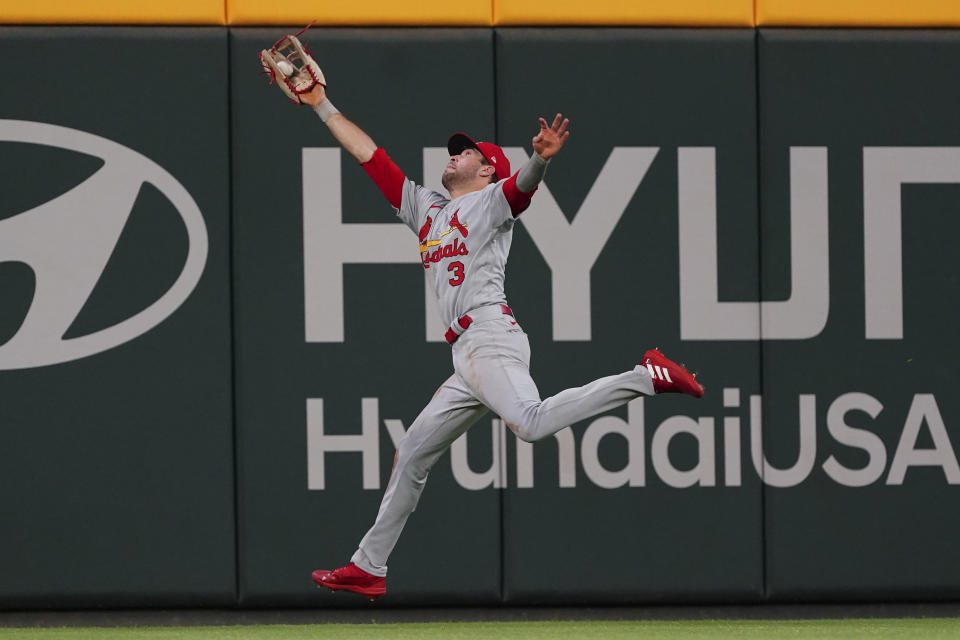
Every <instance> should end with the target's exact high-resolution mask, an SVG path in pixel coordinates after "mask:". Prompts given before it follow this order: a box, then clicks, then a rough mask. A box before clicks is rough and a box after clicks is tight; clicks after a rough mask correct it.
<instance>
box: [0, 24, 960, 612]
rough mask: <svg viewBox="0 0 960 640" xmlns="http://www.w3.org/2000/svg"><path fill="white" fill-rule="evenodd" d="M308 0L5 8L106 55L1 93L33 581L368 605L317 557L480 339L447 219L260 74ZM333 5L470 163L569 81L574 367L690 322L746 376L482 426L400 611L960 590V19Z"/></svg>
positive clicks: (545, 380) (371, 127)
mask: <svg viewBox="0 0 960 640" xmlns="http://www.w3.org/2000/svg"><path fill="white" fill-rule="evenodd" d="M40 29H42V31H40ZM290 29H292V27H280V28H274V27H272V28H236V27H235V28H230V29H229V30H228V29H225V28H222V27H138V28H132V27H76V26H75V27H3V28H0V51H2V52H3V53H5V54H6V56H5V57H6V58H7V59H13V58H15V57H16V56H18V55H21V54H20V52H22V51H24V50H25V49H26V48H29V50H30V51H31V55H32V56H34V57H35V59H36V65H37V66H38V67H40V68H45V67H50V66H53V65H57V66H58V68H60V69H61V73H62V75H63V77H64V78H65V80H64V85H63V86H62V87H61V88H60V89H58V95H57V97H56V99H50V98H48V97H46V94H42V93H38V92H39V91H40V90H39V89H38V86H37V82H38V81H37V76H36V74H35V73H34V71H33V70H32V69H27V68H23V67H21V68H16V67H15V68H12V69H10V70H9V73H8V76H7V82H6V83H4V84H3V85H2V86H0V105H2V111H0V150H2V151H0V167H2V168H3V170H2V173H0V175H2V176H3V178H2V181H3V189H2V193H3V197H2V198H0V207H2V208H0V294H2V295H0V300H2V305H0V433H2V442H3V446H0V474H2V475H0V477H2V482H0V505H2V506H0V509H2V513H3V517H2V518H0V566H2V567H4V568H5V571H3V572H0V607H3V608H6V609H12V608H44V607H119V606H230V605H239V606H248V607H253V606H303V607H331V606H345V605H346V606H349V605H350V604H358V605H360V604H363V605H364V606H365V604H366V603H365V602H362V601H358V602H356V603H354V602H352V601H346V600H344V599H342V598H333V597H331V596H330V594H327V593H326V592H323V593H321V592H318V591H316V590H315V589H314V588H313V586H312V583H311V582H310V579H309V573H310V570H311V569H313V568H316V567H321V566H333V565H337V564H340V563H342V562H344V561H346V559H347V558H348V556H349V554H350V553H351V552H352V551H353V548H354V545H355V544H356V542H357V541H358V540H359V538H360V536H361V535H362V534H363V532H364V530H365V529H366V527H367V526H368V525H369V524H370V522H371V519H372V518H373V516H374V515H375V513H376V509H377V505H378V503H379V500H380V496H381V493H382V490H383V487H384V486H385V484H386V481H387V478H388V476H389V472H390V465H391V462H392V459H393V451H394V442H395V441H396V439H397V438H399V437H401V435H402V432H403V429H405V428H406V427H407V426H409V424H410V423H411V422H412V420H413V418H414V417H415V416H416V414H417V412H418V411H419V409H420V408H421V407H422V406H423V405H424V404H425V402H426V401H427V399H429V397H430V396H431V394H432V393H433V392H434V391H435V390H436V388H437V386H438V385H439V384H440V383H441V382H442V381H443V380H444V379H445V378H446V376H447V375H449V373H450V371H451V363H450V354H449V347H448V346H447V345H446V344H445V343H444V342H442V334H443V329H444V328H443V327H441V326H438V322H437V320H436V319H435V315H436V314H435V307H434V303H433V301H432V300H431V299H430V297H429V296H428V295H427V292H426V290H425V287H424V280H423V275H422V273H421V272H422V266H421V264H420V261H419V258H418V255H417V251H416V245H415V239H414V237H413V236H412V234H410V233H409V231H408V230H406V229H405V228H404V227H403V226H402V225H400V224H399V223H398V222H397V221H396V219H395V217H393V214H392V210H391V209H390V207H389V205H387V204H386V203H385V202H383V200H382V197H381V196H380V194H379V192H378V191H377V190H376V188H375V187H374V186H373V185H372V184H370V183H369V180H368V178H367V177H366V175H365V174H364V172H363V171H362V170H361V169H360V168H358V167H357V166H356V163H355V162H353V160H352V159H350V158H349V157H347V156H346V155H345V154H344V153H342V152H341V151H339V149H338V148H337V146H336V145H335V143H334V141H333V139H332V138H331V136H330V135H329V134H328V133H327V132H326V131H325V129H324V127H323V125H322V124H321V123H320V122H319V120H317V119H316V117H315V116H313V114H312V113H310V112H309V111H307V110H305V109H299V110H298V109H297V108H295V107H294V106H292V105H290V104H289V103H287V102H286V101H285V100H284V98H283V96H282V94H280V92H279V91H277V90H276V88H272V87H268V86H266V83H265V82H264V79H263V77H262V76H260V75H258V68H257V62H256V53H257V51H258V50H259V49H260V48H262V47H263V46H265V45H266V44H268V43H270V42H272V41H273V40H275V39H276V37H277V36H278V35H279V34H280V33H284V32H287V31H289V30H290ZM308 39H309V42H310V46H311V48H312V49H313V50H314V51H315V52H316V53H317V55H318V57H319V58H320V59H321V60H324V63H323V66H324V68H325V72H326V73H327V77H328V79H329V80H330V89H329V91H330V95H331V97H332V98H333V100H334V102H335V103H336V104H337V106H338V107H339V108H340V109H341V110H342V111H343V112H344V113H346V114H347V115H348V116H350V117H351V118H352V119H354V120H355V121H356V122H358V123H359V124H360V125H361V126H362V127H364V128H365V129H366V130H367V131H368V132H369V133H370V134H371V135H372V136H373V137H374V139H375V140H377V142H378V143H379V144H381V145H382V146H384V147H385V148H386V149H387V150H388V151H389V152H390V154H391V155H392V157H393V158H394V159H395V160H396V161H397V162H398V164H400V166H401V167H402V168H404V170H405V171H406V172H407V173H408V175H410V176H411V177H413V178H414V179H416V180H418V181H419V180H422V181H423V182H424V183H425V184H427V185H429V186H436V187H439V185H438V184H437V183H438V178H439V174H440V171H441V170H442V166H443V164H444V158H445V150H444V145H445V141H446V138H447V136H448V135H449V134H450V133H451V132H453V131H459V130H466V131H469V132H471V133H473V134H475V135H476V136H478V137H481V138H486V139H494V140H496V141H498V142H499V143H500V144H501V145H503V146H504V148H505V149H506V150H507V152H508V153H509V154H510V156H511V159H512V161H513V162H514V163H515V166H519V163H521V162H522V161H523V160H524V158H525V157H526V154H528V153H530V146H529V144H530V142H529V141H530V137H531V136H532V135H533V134H534V133H535V131H536V117H537V116H538V115H541V114H542V115H550V114H552V113H554V112H555V111H557V110H563V111H564V112H565V114H567V115H569V116H570V117H571V119H572V125H571V128H572V131H573V133H572V135H571V138H570V142H569V143H568V146H567V148H566V149H565V150H564V151H563V153H562V155H561V156H560V157H558V158H557V160H556V161H555V162H554V163H552V164H551V167H550V169H549V172H548V175H547V177H546V180H545V183H544V185H543V186H542V187H541V189H540V192H539V193H538V195H537V196H536V198H535V199H534V204H533V206H532V207H531V208H530V210H528V211H527V212H526V213H525V214H524V215H523V218H522V224H520V225H518V227H517V230H516V232H515V236H514V243H513V249H512V253H511V257H510V263H509V274H510V277H509V278H508V283H507V287H508V288H507V295H508V298H509V300H510V303H511V306H512V307H513V309H514V310H515V311H516V313H517V315H518V318H519V321H520V323H521V324H522V325H523V327H524V328H525V330H526V331H527V333H528V334H529V335H530V338H531V343H532V347H533V361H532V370H533V374H534V377H535V379H536V380H537V382H538V386H539V388H540V390H541V392H542V393H543V394H544V395H549V394H553V393H555V392H556V391H559V390H560V389H562V388H564V387H566V386H570V385H575V384H582V383H584V382H586V381H588V380H590V379H592V378H594V377H597V376H600V375H605V374H608V373H614V372H619V371H623V370H626V369H627V368H629V367H631V366H633V364H634V363H635V362H636V361H637V359H638V358H639V357H640V356H641V355H642V353H643V351H644V350H645V349H646V348H649V347H651V346H659V347H661V348H662V349H663V350H664V351H665V352H666V353H667V354H669V355H671V356H672V357H676V358H677V359H679V360H683V361H686V362H688V363H691V364H693V365H695V366H696V368H697V369H698V370H699V371H700V374H701V376H702V379H703V380H704V382H705V384H706V385H707V388H708V393H707V396H706V397H705V398H704V399H702V400H700V401H694V400H691V399H688V398H679V397H661V398H652V399H645V400H637V401H634V402H633V403H631V404H629V405H628V406H626V407H623V408H622V409H621V410H618V411H615V412H612V413H611V414H609V415H605V416H600V417H597V418H594V419H592V420H587V421H585V422H583V423H581V424H577V425H573V426H572V427H571V428H570V429H569V430H565V431H562V432H561V433H559V434H558V435H557V436H556V437H554V438H549V439H548V440H546V441H544V442H542V443H537V444H534V445H532V446H531V445H528V444H525V443H522V442H519V441H517V440H516V439H515V438H514V436H513V435H512V434H510V432H509V431H508V430H505V429H504V427H503V424H502V423H501V422H500V421H499V420H497V419H496V416H489V417H487V418H484V419H482V420H481V421H480V422H479V423H478V424H477V425H476V426H475V427H474V428H473V429H472V430H471V431H470V432H469V434H468V435H467V436H466V437H464V438H463V439H462V440H460V441H458V442H457V443H456V444H455V445H454V447H453V448H452V449H451V451H450V453H449V454H447V455H445V456H444V457H443V458H442V459H441V460H440V462H439V463H438V464H437V467H436V468H435V469H434V471H433V473H432V474H431V478H430V481H429V484H428V487H429V488H428V489H427V490H426V491H425V493H424V497H423V500H422V501H421V504H420V507H419V509H418V510H417V512H416V513H415V514H414V515H413V517H412V518H411V520H410V523H409V524H408V527H407V530H406V532H405V534H404V536H403V538H402V539H401V541H400V544H399V545H398V547H397V549H396V551H395V553H394V555H393V557H392V558H391V565H390V568H391V574H390V580H389V583H390V594H389V596H388V600H385V601H384V602H385V603H392V604H395V605H421V604H497V603H504V602H505V603H511V604H514V603H516V604H540V603H550V604H562V603H597V604H599V603H652V602H761V601H778V602H782V601H794V600H883V599H906V600H911V599H951V598H957V597H958V595H960V570H958V569H957V567H958V566H960V562H958V561H960V557H958V556H960V551H958V550H957V547H956V545H955V544H953V543H952V541H953V540H954V539H956V536H957V535H958V533H960V516H958V514H957V510H956V509H953V508H951V505H953V504H955V503H956V501H957V498H958V486H960V468H958V464H957V447H958V446H960V427H958V423H957V420H958V418H957V416H958V412H960V406H958V403H957V400H956V398H955V397H954V396H953V395H952V393H951V390H952V387H953V386H954V385H955V383H956V381H957V374H956V369H955V366H954V365H953V363H954V362H955V361H956V356H957V355H958V353H957V352H958V350H960V348H958V347H960V343H958V342H957V340H956V338H955V337H954V332H953V331H952V328H953V326H954V325H955V324H956V322H957V319H958V315H960V308H958V304H960V303H958V302H957V300H958V299H960V298H958V296H957V293H958V277H957V274H958V272H960V268H958V265H957V262H956V257H955V256H956V252H955V251H953V243H954V242H955V238H956V233H957V231H960V222H958V221H957V218H956V216H955V211H956V206H957V202H958V201H960V125H958V120H957V118H956V113H957V108H956V107H957V105H958V104H960V90H958V89H957V86H956V83H955V82H954V81H953V80H954V79H955V78H956V77H958V71H960V34H958V32H956V31H953V30H857V31H852V30H835V29H830V30H796V29H783V30H779V29H768V28H763V29H760V30H753V29H643V28H603V29H600V28H566V29H547V28H504V29H489V28H437V29H363V28H317V27H315V28H313V29H311V30H310V31H309V32H308ZM101 57H110V58H111V59H113V60H116V61H117V62H116V66H115V68H114V70H113V71H112V73H111V74H109V75H106V74H103V73H102V72H101V70H99V69H97V68H95V66H94V65H92V64H91V63H90V61H91V60H94V59H98V58H101ZM531 60H549V61H550V64H549V65H546V66H545V67H544V66H543V65H535V66H534V65H531V63H530V61H531ZM198 61H202V62H203V64H202V66H201V67H199V68H202V69H203V72H202V73H200V72H197V71H193V72H188V71H187V70H189V69H197V68H198V66H197V64H198ZM171 69H176V70H181V71H178V72H176V73H171V72H170V70H171ZM145 75H146V76H147V77H151V78H154V79H155V80H154V81H152V82H151V83H149V84H148V83H144V82H142V78H143V77H144V76H145ZM450 79H456V86H457V87H463V88H465V89H463V90H455V91H451V89H450V86H451V85H450V82H451V80H450ZM570 572H574V573H576V574H577V575H578V576H579V577H578V581H577V583H576V584H571V583H570V582H569V580H568V579H566V576H567V575H569V573H570Z"/></svg>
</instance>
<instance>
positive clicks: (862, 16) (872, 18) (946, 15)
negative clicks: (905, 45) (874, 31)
mask: <svg viewBox="0 0 960 640" xmlns="http://www.w3.org/2000/svg"><path fill="white" fill-rule="evenodd" d="M756 1H757V25H759V26H803V27H828V26H852V27H870V26H876V27H955V26H960V1H958V0H756Z"/></svg>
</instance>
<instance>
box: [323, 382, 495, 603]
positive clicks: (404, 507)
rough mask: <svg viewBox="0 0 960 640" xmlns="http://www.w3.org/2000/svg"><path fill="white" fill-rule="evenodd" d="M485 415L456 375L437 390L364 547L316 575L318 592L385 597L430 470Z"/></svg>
mask: <svg viewBox="0 0 960 640" xmlns="http://www.w3.org/2000/svg"><path fill="white" fill-rule="evenodd" d="M486 412H487V408H486V407H485V406H483V405H482V404H481V403H480V401H479V400H477V399H476V398H475V397H474V396H473V394H472V393H471V392H470V390H469V388H468V387H467V385H466V384H464V383H463V381H462V380H461V379H460V377H459V376H458V375H457V374H454V375H453V376H451V377H450V379H448V380H447V381H446V382H445V383H444V384H443V386H441V387H440V389H439V390H437V393H436V394H434V396H433V399H431V400H430V402H429V403H428V404H427V406H426V407H424V409H423V411H421V412H420V415H419V416H417V419H416V420H414V421H413V424H412V425H410V428H409V429H407V432H406V434H405V435H404V436H403V440H401V441H400V444H399V446H398V448H397V456H396V462H395V464H394V468H393V473H392V474H391V475H390V481H389V482H388V483H387V489H386V491H385V492H384V494H383V500H382V501H381V503H380V511H379V513H377V519H376V521H375V522H374V523H373V526H372V527H371V528H370V530H369V531H367V534H366V535H365V536H364V537H363V540H361V541H360V546H359V548H358V549H357V551H356V553H354V554H353V557H352V558H351V562H350V564H348V565H346V566H344V567H340V568H339V569H335V570H333V571H326V570H317V571H314V572H313V580H314V582H316V583H317V586H324V587H329V588H330V589H333V590H346V591H355V592H357V593H362V594H364V595H368V596H373V597H375V596H379V595H383V593H384V592H385V591H386V586H385V577H386V575H387V558H388V557H389V556H390V553H391V552H392V551H393V547H394V546H395V545H396V543H397V540H398V539H399V537H400V533H401V532H402V531H403V527H404V525H405V524H406V522H407V518H408V517H409V516H410V514H411V513H413V511H414V509H416V507H417V502H419V500H420V493H421V492H422V491H423V487H424V485H425V484H426V480H427V475H428V474H429V473H430V469H431V468H432V467H433V465H434V463H435V462H436V461H437V460H438V459H439V458H440V456H441V455H442V454H443V453H444V452H445V451H446V450H447V449H448V448H449V447H450V445H451V444H452V443H453V441H454V440H456V439H457V438H459V437H460V435H461V434H463V433H464V432H465V431H466V430H467V429H469V428H470V427H471V426H472V425H473V424H474V423H475V422H476V421H477V420H478V419H479V418H480V417H481V416H483V414H485V413H486Z"/></svg>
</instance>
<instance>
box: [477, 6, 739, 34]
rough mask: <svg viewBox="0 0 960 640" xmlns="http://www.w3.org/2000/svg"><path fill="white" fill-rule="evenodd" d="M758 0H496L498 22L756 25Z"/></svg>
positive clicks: (707, 25) (494, 15)
mask: <svg viewBox="0 0 960 640" xmlns="http://www.w3.org/2000/svg"><path fill="white" fill-rule="evenodd" d="M753 2H754V0H494V8H493V22H494V24H495V25H530V26H534V25H585V26H587V25H631V26H637V25H650V26H659V25H663V26H702V27H752V26H753V24H754V20H753V15H754V6H753Z"/></svg>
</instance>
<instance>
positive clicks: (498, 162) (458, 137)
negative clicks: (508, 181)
mask: <svg viewBox="0 0 960 640" xmlns="http://www.w3.org/2000/svg"><path fill="white" fill-rule="evenodd" d="M464 149H476V150H477V151H479V152H480V153H481V154H482V155H483V157H484V158H486V159H487V162H489V163H490V165H491V166H492V167H493V171H494V173H496V174H497V180H503V179H505V178H509V177H510V161H509V160H507V156H505V155H504V153H503V149H501V148H500V147H498V146H497V145H495V144H493V143H492V142H476V141H474V139H473V138H471V137H470V136H468V135H467V134H465V133H455V134H453V135H452V136H450V139H449V140H447V151H449V152H450V155H452V156H456V155H459V154H460V153H461V152H462V151H463V150H464Z"/></svg>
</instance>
